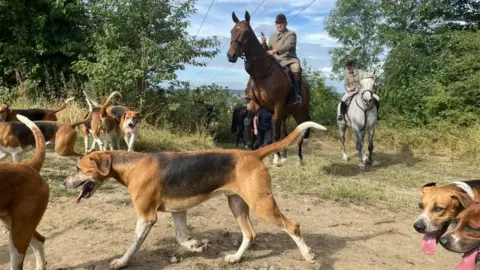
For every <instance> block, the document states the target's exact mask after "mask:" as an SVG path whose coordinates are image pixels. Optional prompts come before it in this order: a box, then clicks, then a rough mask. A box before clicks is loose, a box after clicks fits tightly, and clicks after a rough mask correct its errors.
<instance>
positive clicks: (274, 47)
mask: <svg viewBox="0 0 480 270" xmlns="http://www.w3.org/2000/svg"><path fill="white" fill-rule="evenodd" d="M275 28H276V29H277V33H275V34H273V35H272V36H270V38H269V39H268V43H269V45H268V46H267V50H268V51H267V53H268V54H270V55H273V56H274V57H275V59H277V61H278V62H279V63H280V65H281V66H283V67H284V66H290V69H291V70H292V72H293V78H294V80H295V92H296V96H295V99H294V101H293V104H299V103H300V102H301V99H302V68H301V67H300V60H299V59H298V57H297V53H296V44H297V35H296V33H295V32H294V31H290V30H288V29H287V17H286V16H285V15H284V14H282V13H280V14H278V15H277V17H276V18H275ZM265 41H266V38H265V36H263V35H262V43H264V44H265Z"/></svg>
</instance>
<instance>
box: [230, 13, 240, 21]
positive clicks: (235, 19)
mask: <svg viewBox="0 0 480 270" xmlns="http://www.w3.org/2000/svg"><path fill="white" fill-rule="evenodd" d="M232 20H233V22H234V23H238V22H239V21H240V20H239V19H238V18H237V15H235V12H232Z"/></svg>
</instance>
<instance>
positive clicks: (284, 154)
mask: <svg viewBox="0 0 480 270" xmlns="http://www.w3.org/2000/svg"><path fill="white" fill-rule="evenodd" d="M287 135H288V131H287V119H285V120H284V121H282V135H281V136H282V139H283V138H285V137H287ZM285 162H287V148H285V149H283V150H282V159H280V163H285Z"/></svg>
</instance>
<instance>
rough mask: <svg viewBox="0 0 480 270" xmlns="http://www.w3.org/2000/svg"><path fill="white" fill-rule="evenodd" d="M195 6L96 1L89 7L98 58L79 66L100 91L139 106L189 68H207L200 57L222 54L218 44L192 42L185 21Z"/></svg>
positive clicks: (137, 0) (91, 56) (147, 0)
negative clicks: (150, 91) (153, 90)
mask: <svg viewBox="0 0 480 270" xmlns="http://www.w3.org/2000/svg"><path fill="white" fill-rule="evenodd" d="M193 5H194V1H193V0H187V1H185V2H182V3H179V4H173V3H172V2H170V1H164V0H133V1H131V0H129V1H127V0H108V1H106V0H103V1H99V0H94V1H89V2H88V7H89V10H90V12H91V16H92V20H93V21H94V22H95V27H96V31H95V34H94V35H93V37H92V40H93V43H94V46H93V47H94V49H93V52H92V53H90V54H87V55H83V56H82V57H81V59H80V60H79V61H76V62H75V63H74V69H75V70H76V71H78V72H79V73H81V74H84V75H86V76H87V77H88V79H89V83H90V84H92V85H94V86H95V89H96V90H97V91H98V90H99V91H100V92H101V93H103V94H105V93H106V92H108V91H109V89H116V90H119V91H122V93H125V95H127V96H129V100H133V101H135V102H138V101H139V100H140V99H144V98H145V90H146V89H147V88H149V87H152V86H155V85H156V84H159V83H161V82H163V81H166V80H173V79H176V75H175V71H177V70H179V69H184V67H185V64H187V63H188V64H193V65H201V64H202V63H199V62H197V61H195V58H197V57H206V58H210V57H213V56H215V55H216V54H217V53H218V49H216V50H208V49H209V48H212V47H214V46H218V41H217V40H216V39H215V38H205V39H193V38H192V37H188V34H187V32H186V27H187V26H188V22H187V21H186V20H185V19H186V17H187V16H188V15H190V14H191V13H193V12H194V7H193Z"/></svg>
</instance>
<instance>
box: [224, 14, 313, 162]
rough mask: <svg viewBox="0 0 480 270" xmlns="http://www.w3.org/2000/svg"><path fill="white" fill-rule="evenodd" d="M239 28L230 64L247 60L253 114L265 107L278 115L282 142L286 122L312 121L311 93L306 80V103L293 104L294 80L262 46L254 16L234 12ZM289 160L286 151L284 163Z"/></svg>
mask: <svg viewBox="0 0 480 270" xmlns="http://www.w3.org/2000/svg"><path fill="white" fill-rule="evenodd" d="M232 19H233V22H235V25H234V26H233V28H232V31H231V41H230V48H229V50H228V52H227V57H228V61H230V62H232V63H235V62H237V60H238V58H239V57H241V58H243V59H244V60H245V70H246V71H247V73H248V74H249V75H250V79H249V80H248V83H247V91H248V96H249V97H250V103H249V104H248V111H249V113H256V112H257V111H258V110H259V109H260V108H261V107H263V108H265V109H267V110H268V111H270V112H272V113H274V117H273V119H274V127H273V134H274V140H275V141H279V140H280V139H281V138H285V137H286V136H287V131H286V120H287V118H288V116H290V115H292V116H293V117H294V118H295V121H296V122H297V125H298V124H301V123H303V122H306V121H309V120H310V114H309V105H310V104H309V103H310V90H309V87H308V85H307V83H306V82H305V80H303V83H302V102H301V103H300V104H295V105H294V104H293V103H289V102H288V101H289V99H290V96H291V95H294V92H293V91H290V90H291V87H292V86H291V80H290V78H289V74H288V72H287V71H286V69H285V68H283V67H282V66H281V65H280V64H279V63H278V61H277V60H276V59H275V58H274V57H273V56H270V55H269V54H268V53H267V52H266V51H265V49H264V48H263V47H262V45H261V44H260V41H259V40H258V38H257V37H256V35H255V33H254V31H253V29H252V27H251V26H250V14H249V13H248V11H247V12H245V20H243V21H239V19H238V18H237V16H236V15H235V12H233V13H232ZM309 136H310V130H307V132H306V133H305V136H304V138H309ZM302 143H303V139H302V140H301V141H300V142H299V144H298V159H299V162H300V164H304V163H303V156H302ZM279 155H280V153H276V155H275V159H274V163H275V164H276V163H277V161H278V158H279ZM285 159H286V150H285V152H284V156H283V159H282V161H285Z"/></svg>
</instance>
